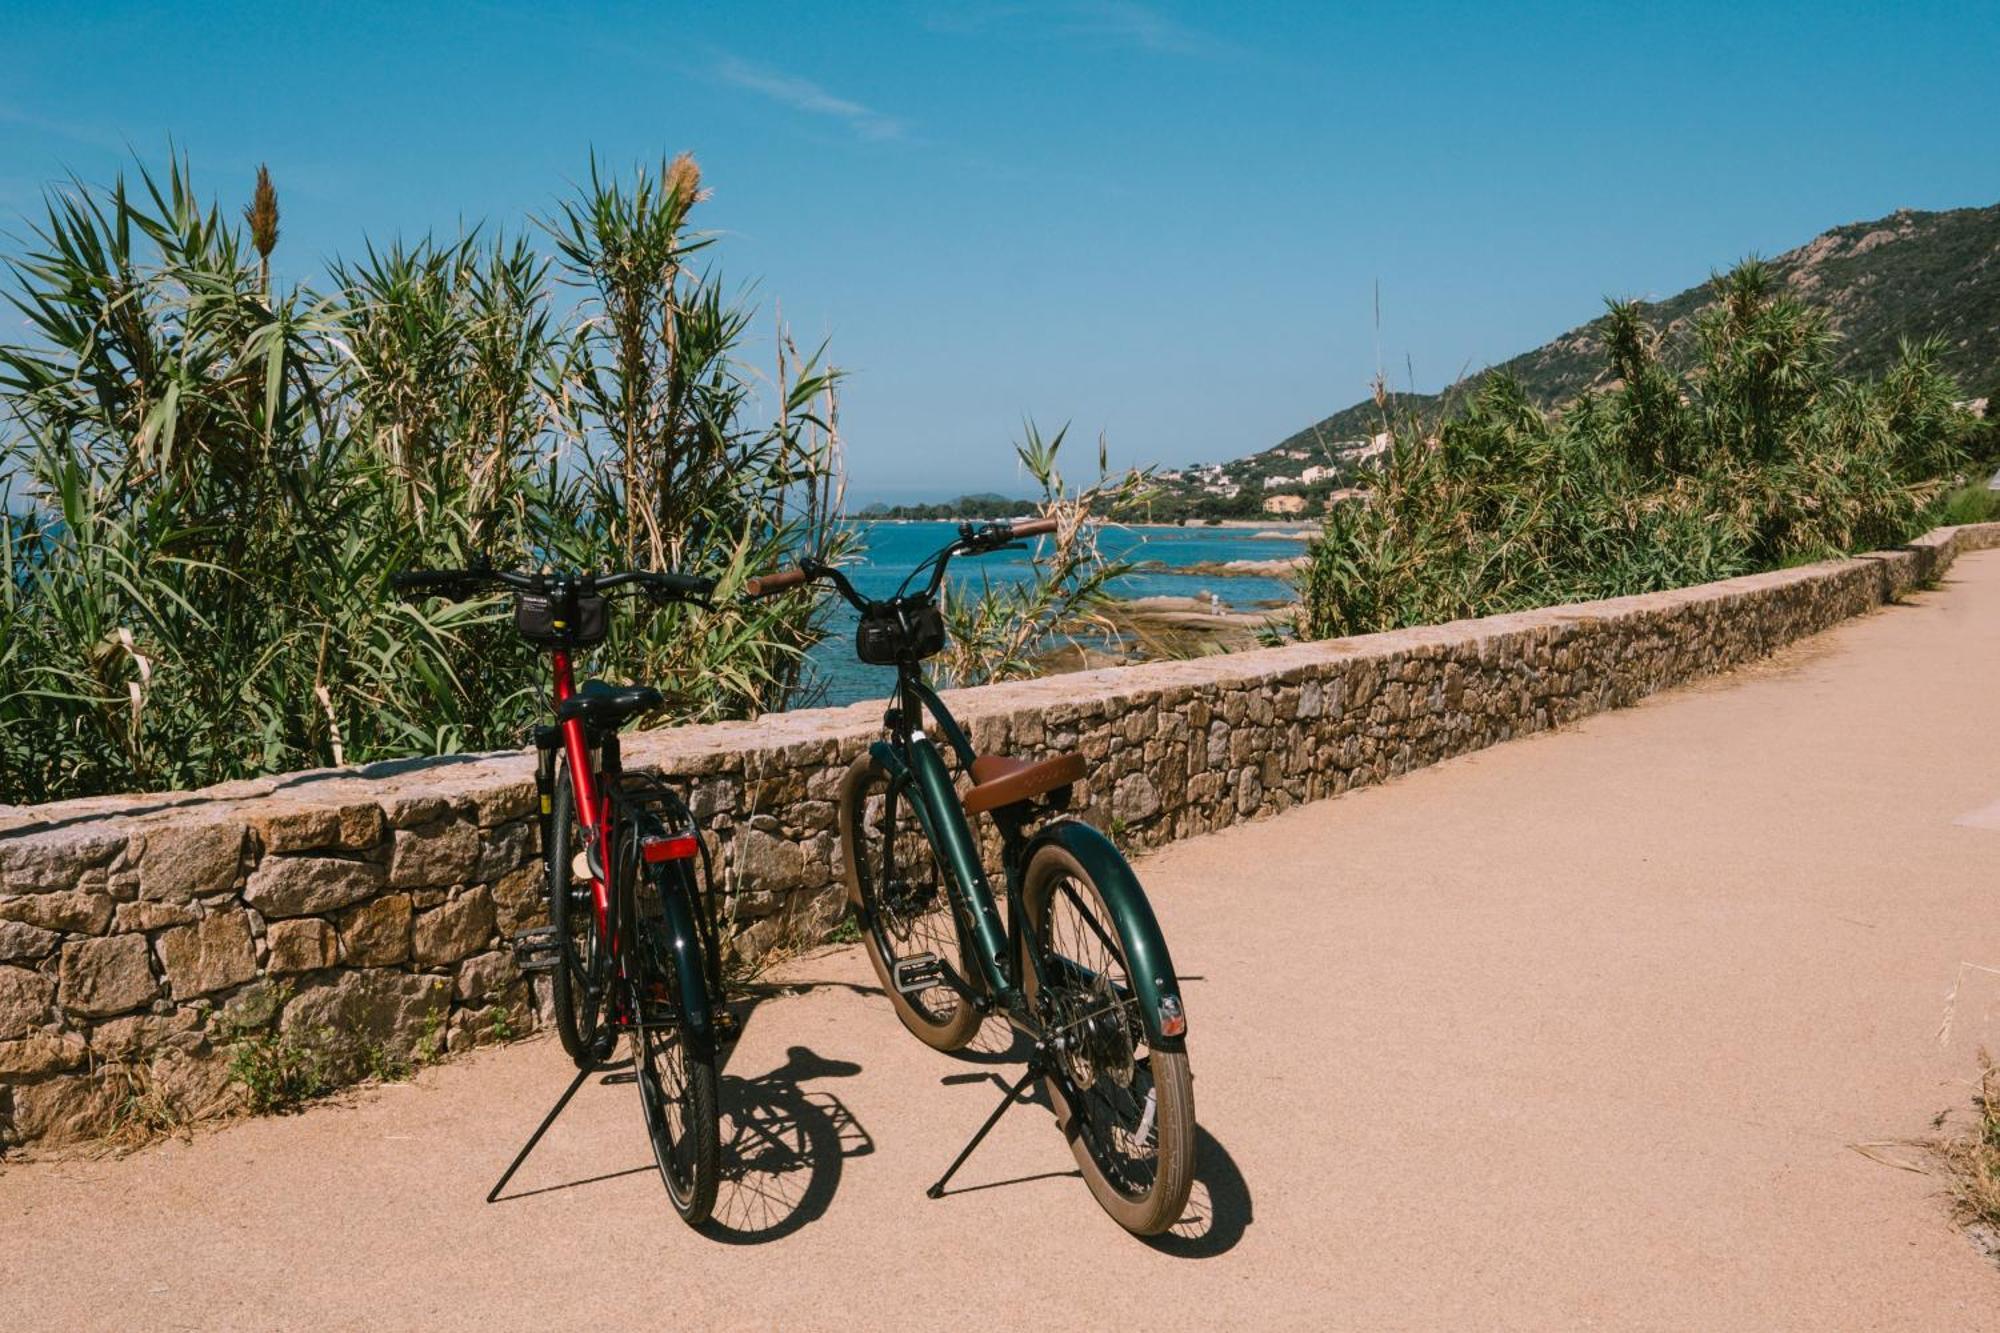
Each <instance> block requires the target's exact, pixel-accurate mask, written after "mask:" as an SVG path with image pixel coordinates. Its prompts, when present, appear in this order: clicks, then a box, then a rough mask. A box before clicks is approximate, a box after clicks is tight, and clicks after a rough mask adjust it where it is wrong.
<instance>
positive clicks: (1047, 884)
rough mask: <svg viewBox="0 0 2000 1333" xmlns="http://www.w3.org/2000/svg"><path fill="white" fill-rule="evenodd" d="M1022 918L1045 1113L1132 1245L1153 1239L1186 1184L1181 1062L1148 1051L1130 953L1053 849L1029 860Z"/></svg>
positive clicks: (1187, 1132)
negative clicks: (1050, 1112)
mask: <svg viewBox="0 0 2000 1333" xmlns="http://www.w3.org/2000/svg"><path fill="white" fill-rule="evenodd" d="M1022 907H1023V911H1024V914H1025V917H1026V925H1027V929H1026V931H1025V935H1024V947H1026V948H1028V949H1032V950H1035V952H1036V960H1035V961H1037V962H1039V964H1040V966H1039V967H1036V966H1034V965H1033V964H1032V963H1029V964H1028V965H1027V966H1024V967H1023V969H1022V973H1023V975H1022V981H1023V985H1024V988H1025V989H1026V991H1027V995H1028V1000H1029V1003H1030V1005H1031V1006H1033V1009H1034V1012H1035V1013H1036V1015H1037V1016H1038V1018H1039V1019H1040V1020H1041V1022H1042V1023H1043V1025H1044V1028H1045V1030H1046V1039H1047V1041H1048V1043H1049V1045H1050V1046H1051V1047H1052V1048H1053V1058H1054V1060H1055V1061H1056V1064H1057V1066H1058V1067H1059V1069H1060V1070H1061V1074H1062V1077H1060V1078H1044V1079H1043V1080H1042V1085H1043V1087H1044V1089H1045V1090H1046V1091H1047V1093H1048V1097H1049V1104H1050V1105H1051V1106H1053V1107H1054V1108H1055V1112H1056V1120H1057V1122H1058V1123H1059V1124H1061V1125H1062V1127H1063V1132H1064V1135H1065V1137H1067V1138H1068V1139H1069V1144H1070V1151H1071V1152H1072V1153H1073V1154H1074V1155H1075V1157H1076V1164H1077V1166H1078V1167H1079V1168H1081V1169H1082V1171H1083V1179H1084V1183H1085V1184H1087V1185H1088V1186H1089V1187H1090V1192H1091V1194H1092V1195H1094V1196H1095V1197H1096V1199H1097V1202H1098V1203H1099V1204H1100V1205H1101V1206H1102V1207H1103V1209H1104V1211H1105V1212H1107V1213H1109V1214H1111V1216H1112V1218H1113V1220H1115V1221H1116V1222H1117V1223H1118V1225H1120V1226H1122V1227H1124V1228H1125V1229H1126V1230H1127V1231H1130V1232H1132V1233H1133V1234H1135V1235H1140V1236H1152V1235H1157V1234H1159V1233H1160V1232H1162V1231H1165V1230H1166V1229H1167V1228H1168V1227H1171V1226H1172V1225H1173V1224H1174V1223H1176V1222H1178V1221H1179V1220H1180V1218H1181V1213H1182V1211H1183V1210H1184V1209H1185V1208H1186V1206H1187V1199H1188V1191H1189V1189H1190V1188H1191V1187H1192V1185H1193V1183H1194V1080H1193V1077H1192V1075H1190V1074H1189V1072H1188V1059H1187V1052H1186V1051H1185V1050H1181V1049H1174V1050H1162V1049H1159V1048H1157V1047H1154V1046H1152V1045H1151V1043H1150V1041H1149V1039H1148V1037H1147V1035H1146V1027H1145V1024H1144V1023H1143V1022H1142V1021H1141V1019H1140V1017H1139V1008H1138V1000H1137V998H1136V997H1135V996H1134V994H1133V991H1132V983H1131V979H1130V974H1129V971H1128V968H1127V963H1126V960H1127V958H1128V957H1129V955H1130V943H1129V942H1128V941H1127V940H1126V939H1125V938H1124V934H1123V931H1122V930H1121V929H1120V927H1119V924H1118V921H1117V918H1116V917H1114V916H1113V914H1112V913H1111V912H1110V910H1109V909H1108V908H1107V907H1106V906H1105V902H1104V897H1103V894H1102V893H1101V892H1100V891H1099V889H1098V887H1097V885H1096V883H1095V882H1094V881H1093V880H1092V879H1091V877H1090V872H1089V871H1087V870H1085V869H1084V868H1083V866H1082V864H1081V863H1080V862H1078V861H1077V859H1076V858H1075V857H1074V856H1071V855H1070V854H1069V853H1068V852H1067V851H1065V850H1064V849H1063V848H1062V847H1060V846H1057V845H1055V844H1047V845H1045V846H1043V847H1042V848H1041V849H1040V850H1038V851H1037V852H1036V853H1035V855H1034V859H1033V860H1031V861H1030V862H1029V863H1028V871H1027V875H1026V878H1025V882H1024V887H1023V891H1022ZM1023 961H1024V963H1026V962H1027V961H1028V960H1023ZM1066 1088H1067V1089H1069V1090H1072V1091H1073V1092H1074V1093H1075V1098H1074V1103H1075V1104H1074V1105H1072V1104H1071V1099H1070V1098H1069V1097H1067V1096H1066V1095H1065V1089H1066Z"/></svg>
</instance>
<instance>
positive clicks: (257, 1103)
mask: <svg viewBox="0 0 2000 1333" xmlns="http://www.w3.org/2000/svg"><path fill="white" fill-rule="evenodd" d="M334 1045H335V1041H334V1034H333V1030H332V1029H330V1028H324V1027H322V1028H313V1029H308V1030H304V1031H300V1032H286V1033H265V1034H261V1035H258V1036H252V1037H245V1038H243V1039H242V1040H240V1041H238V1042H237V1043H236V1044H235V1045H234V1046H232V1047H231V1048H230V1051H229V1077H230V1079H231V1081H233V1082H235V1083H236V1084H238V1085H239V1086H241V1087H242V1089H243V1091H244V1094H245V1096H247V1097H248V1099H249V1102H250V1109H251V1110H252V1111H254V1112H255V1113H257V1114H258V1115H273V1114H282V1113H284V1112H286V1111H296V1110H297V1109H298V1108H299V1107H300V1106H302V1105H304V1104H305V1103H306V1102H309V1101H312V1100H313V1099H315V1098H318V1097H324V1096H325V1095H326V1094H327V1093H329V1092H332V1091H333V1090H334V1088H335V1087H336V1086H338V1084H339V1079H338V1077H337V1070H336V1068H335V1065H336V1060H335V1052H334Z"/></svg>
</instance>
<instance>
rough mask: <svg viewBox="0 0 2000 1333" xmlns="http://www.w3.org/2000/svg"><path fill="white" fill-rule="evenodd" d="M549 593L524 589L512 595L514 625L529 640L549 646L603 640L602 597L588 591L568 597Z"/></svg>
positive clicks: (587, 644)
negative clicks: (587, 592)
mask: <svg viewBox="0 0 2000 1333" xmlns="http://www.w3.org/2000/svg"><path fill="white" fill-rule="evenodd" d="M564 600H565V599H564V598H561V597H557V596H555V595H554V594H552V593H545V592H524V593H518V594H516V595H515V598H514V628H515V630H516V631H518V632H519V633H520V635H521V637H522V638H524V639H526V640H527V641H528V642H529V643H539V644H543V645H545V646H547V647H550V648H588V647H590V646H591V645H592V644H595V643H602V642H603V641H604V629H605V623H606V616H605V614H604V598H603V596H602V595H600V594H597V593H590V594H588V595H584V596H578V597H573V598H569V599H567V600H568V601H569V602H570V608H569V610H568V612H567V614H565V611H564V607H563V602H564Z"/></svg>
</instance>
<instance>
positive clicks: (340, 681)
mask: <svg viewBox="0 0 2000 1333" xmlns="http://www.w3.org/2000/svg"><path fill="white" fill-rule="evenodd" d="M704 197H705V195H704V193H703V190H702V188H701V185H700V173H699V170H698V168H697V167H696V166H695V164H694V162H693V159H691V158H688V157H685V156H683V157H681V158H678V159H675V160H674V161H672V162H665V163H661V164H660V165H659V166H658V167H657V168H655V169H641V170H638V171H636V172H632V173H629V174H628V175H626V176H625V177H622V178H618V177H613V176H611V175H609V174H607V173H605V172H604V171H602V170H601V169H600V168H598V167H597V165H596V164H594V163H593V164H592V169H591V171H590V173H589V175H588V178H587V179H586V181H585V182H584V183H583V184H582V185H581V186H580V187H578V188H577V189H576V191H575V192H574V193H573V194H572V195H571V196H570V197H569V198H566V199H564V200H562V201H560V202H559V203H558V204H557V206H556V208H555V209H554V211H553V213H552V214H551V216H550V217H548V218H547V219H544V220H543V222H542V224H541V225H542V228H543V231H544V233H545V235H546V237H547V238H548V240H549V241H550V242H551V246H552V253H547V254H545V253H544V252H543V250H542V249H541V248H539V247H538V246H537V245H536V244H535V243H533V241H532V238H531V237H530V236H528V235H519V236H505V235H499V234H495V235H492V236H482V235H480V234H478V233H475V234H473V235H470V236H466V237H464V238H461V239H457V240H452V241H439V240H430V239H426V240H423V241H419V242H415V243H411V244H400V243H399V244H396V245H391V246H387V247H382V248H377V247H373V246H366V245H364V247H363V248H362V251H361V253H360V257H359V258H356V259H353V260H351V261H348V260H343V261H337V262H335V263H333V264H332V265H331V266H330V269H329V275H328V276H329V280H328V282H327V283H326V288H327V290H325V291H318V290H315V289H313V288H311V287H309V286H305V285H298V286H292V287H287V288H284V289H282V290H281V289H278V288H275V287H274V285H273V283H272V280H271V277H270V259H271V254H272V251H273V249H274V247H275V246H276V244H277V241H278V218H279V212H278V194H277V190H276V188H275V186H274V185H273V183H272V180H271V178H270V176H269V174H268V173H267V172H263V171H260V173H259V177H258V180H257V184H256V187H255V189H254V191H253V193H252V197H251V200H250V203H249V206H248V207H247V208H246V209H245V210H244V220H243V225H241V226H238V225H236V224H235V223H234V222H233V221H232V220H231V219H230V218H229V217H228V216H227V215H226V214H225V213H224V212H223V210H222V209H221V208H220V207H219V206H218V205H216V204H215V203H213V202H210V201H204V200H203V198H202V197H201V196H200V195H198V194H197V192H196V190H195V188H194V186H193V184H192V182H191V180H190V175H189V171H188V167H187V164H186V162H185V161H184V160H181V159H176V160H174V161H173V162H172V163H171V164H170V165H169V166H168V168H167V169H166V171H165V173H164V175H162V174H159V173H155V172H153V171H151V170H148V169H147V168H145V167H144V166H140V167H138V168H137V169H136V171H135V173H134V176H133V178H132V179H131V180H130V181H129V183H128V180H127V179H125V178H120V179H119V180H117V181H115V182H114V183H113V184H111V185H110V186H108V187H103V188H99V187H94V186H91V185H88V184H86V183H84V182H82V181H80V180H72V181H69V182H68V183H66V184H65V185H64V186H63V187H61V188H59V189H57V190H54V191H52V192H51V193H50V195H49V196H48V198H47V200H46V206H45V209H44V210H43V213H42V215H41V216H40V217H39V218H38V219H37V220H36V221H35V222H34V223H33V224H32V227H31V231H30V234H29V235H28V236H27V238H26V239H25V240H24V242H23V243H22V246H21V252H20V253H18V254H16V255H14V256H12V257H11V258H10V259H8V261H7V271H8V276H9V281H8V283H7V292H6V295H7V297H8V298H9V299H10V300H11V302H12V303H13V304H14V305H15V306H16V307H17V308H18V309H19V311H20V312H21V314H22V315H23V316H24V318H25V323H26V327H27V335H26V337H25V338H24V339H22V341H20V342H19V343H12V344H8V345H4V346H0V500H4V506H0V802H10V803H11V802H37V801H46V800H52V799H59V798H63V797H69V796H81V795H90V794H96V793H102V792H109V791H119V790H155V789H161V788H180V787H191V786H198V785H202V784H206V783H211V782H216V781H221V780H224V779H229V778H235V777H242V776H248V775H252V774H257V773H265V772H274V771H280V770H286V769H295V768H302V767H312V766H317V765H340V764H352V763H356V762H366V761H370V760H375V759H383V758H391V757H402V756H408V755H418V754H436V753H444V752H448V751H456V750H466V749H473V750H477V749H489V748H497V747H502V746H511V745H516V744H519V743H520V740H521V736H522V732H523V730H524V729H525V727H526V726H527V725H528V723H529V721H530V720H531V719H532V718H533V717H534V716H535V714H536V711H537V709H538V707H539V705H538V702H537V669H538V659H536V658H535V656H534V655H533V654H532V653H531V652H530V651H529V650H528V649H527V648H525V647H524V646H523V645H521V644H519V643H518V642H517V641H516V640H515V639H514V638H513V636H512V635H511V633H509V632H508V630H507V628H506V626H505V624H504V621H505V619H506V615H507V612H508V607H507V605H506V604H505V603H504V602H503V601H501V600H499V599H489V600H486V601H482V602H476V603H470V604H448V603H430V604H423V605H410V604H406V603H404V602H402V601H400V600H398V599H397V598H396V597H395V596H393V595H392V593H391V591H390V589H389V585H388V580H389V577H390V575H391V574H392V573H394V572H395V571H396V570H398V569H402V568H406V567H413V566H445V565H463V564H466V563H468V562H470V561H472V560H474V559H478V558H487V559H491V560H492V561H493V562H494V563H495V564H497V565H501V566H538V567H571V568H604V567H612V566H616V567H625V566H636V567H642V568H658V569H666V568H672V569H682V570H690V571H694V572H699V573H704V574H708V575H711V576H714V577H717V578H719V579H720V580H721V581H722V585H723V589H724V591H725V592H727V591H729V590H731V589H733V587H734V586H735V585H736V584H737V583H739V582H740V581H741V580H742V579H743V578H744V577H746V576H747V575H748V574H749V573H751V572H755V571H756V570H758V569H763V568H769V567H772V566H775V565H777V564H779V563H781V562H783V561H785V560H787V559H790V558H794V557H796V555H798V554H800V553H803V552H812V553H816V554H820V555H823V556H837V555H838V554H839V552H840V550H841V549H842V547H843V544H844V542H845V540H846V539H845V537H844V536H843V534H842V530H841V529H840V528H839V527H838V526H837V525H836V523H835V519H836V518H837V516H838V513H839V505H840V490H839V479H840V475H841V469H840V456H839V441H838V436H837V433H836V391H837V379H838V377H837V375H836V373H835V372H834V371H833V370H832V369H830V368H829V367H828V366H827V365H826V364H825V363H824V360H823V357H822V356H818V355H814V356H807V357H800V356H799V355H798V353H797V352H796V350H795V349H793V348H792V347H791V345H790V343H789V341H788V340H785V339H784V338H783V336H782V331H780V339H779V342H780V352H779V357H780V366H779V371H778V375H777V377H776V384H777V392H776V394H775V398H776V402H775V404H774V410H772V411H770V412H768V413H767V414H760V409H759V397H758V394H757V393H756V392H755V388H756V385H757V384H758V378H757V377H756V376H755V375H754V374H753V373H752V372H751V371H750V370H749V369H748V368H747V367H746V366H745V365H744V364H743V361H742V356H741V353H742V348H743V345H744V343H745V341H746V336H747V332H748V328H749V323H750V320H751V319H752V318H753V312H752V311H751V310H750V309H749V308H748V307H747V306H745V305H744V304H743V303H742V302H741V301H740V300H739V299H738V298H736V297H734V296H732V295H731V294H730V289H729V288H728V287H727V286H726V285H725V284H724V283H723V281H722V280H721V278H720V277H719V276H718V275H717V274H716V273H715V272H713V271H712V270H709V269H700V268H695V267H692V266H691V264H690V262H689V261H690V259H691V258H693V257H694V256H696V255H698V254H699V253H700V252H701V251H703V249H704V248H705V247H706V246H708V245H709V243H710V238H708V237H705V236H702V235H700V234H699V233H697V232H695V231H693V230H692V229H691V228H690V226H689V216H690V214H691V212H692V211H693V210H694V209H695V208H696V206H697V205H698V204H699V203H700V202H701V201H702V199H703V198H704ZM821 614H822V613H821V612H820V610H819V609H818V608H816V607H815V606H814V605H812V604H809V603H806V602H804V601H799V600H790V599H781V600H780V601H778V602H774V603H759V604H755V605H750V606H739V605H736V604H735V603H733V602H729V603H726V604H725V605H724V606H723V607H722V608H721V609H717V610H712V611H710V610H700V609H689V608H685V607H672V608H654V607H652V606H650V605H648V604H645V603H636V604H635V605H634V607H633V609H632V613H631V614H630V615H621V616H619V617H617V618H616V622H615V626H614V632H613V634H612V636H611V638H610V639H609V640H608V641H607V643H606V644H605V646H604V647H603V648H602V649H600V650H599V653H598V662H597V666H598V669H600V670H601V671H603V672H604V673H605V674H610V675H616V676H624V677H629V678H640V679H646V680H649V681H653V682H655V683H658V684H660V685H661V686H662V687H663V688H664V689H666V691H667V693H668V695H669V707H668V708H667V709H666V710H665V711H664V712H663V713H662V714H661V715H660V717H659V719H658V720H659V721H663V722H667V721H676V720H684V719H690V718H721V717H732V716H741V715H744V714H746V713H749V712H752V711H755V710H757V709H760V708H765V707H772V706H776V705H777V704H779V703H780V702H782V701H783V700H784V699H785V698H786V697H787V696H788V695H790V694H791V693H792V692H794V691H795V690H796V688H797V687H798V684H799V681H800V665H801V660H802V654H803V652H804V650H805V648H806V647H807V646H808V645H809V644H810V643H811V642H812V640H813V638H814V637H815V636H816V634H817V633H818V632H819V627H820V619H819V618H820V615H821Z"/></svg>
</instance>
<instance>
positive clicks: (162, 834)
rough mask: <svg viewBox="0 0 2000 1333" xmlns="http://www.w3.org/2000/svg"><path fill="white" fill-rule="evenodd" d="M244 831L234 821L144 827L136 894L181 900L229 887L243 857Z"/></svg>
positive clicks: (239, 824) (157, 898) (168, 899)
mask: <svg viewBox="0 0 2000 1333" xmlns="http://www.w3.org/2000/svg"><path fill="white" fill-rule="evenodd" d="M243 829H244V826H243V825H242V824H241V823H239V822H236V821H233V820H231V821H209V822H199V823H198V822H195V821H192V820H188V821H177V822H175V823H171V824H157V825H153V826H151V827H149V828H148V829H147V830H146V850H145V854H144V855H143V856H142V857H141V858H140V861H139V896H140V897H141V898H148V899H151V900H152V901H154V902H169V903H184V902H189V901H191V900H193V899H195V898H201V897H206V896H207V895H209V894H212V893H221V892H222V891H224V890H225V889H228V888H229V887H230V886H231V885H233V884H234V883H235V882H236V871H237V867H238V865H239V864H240V863H241V861H242V858H243Z"/></svg>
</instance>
